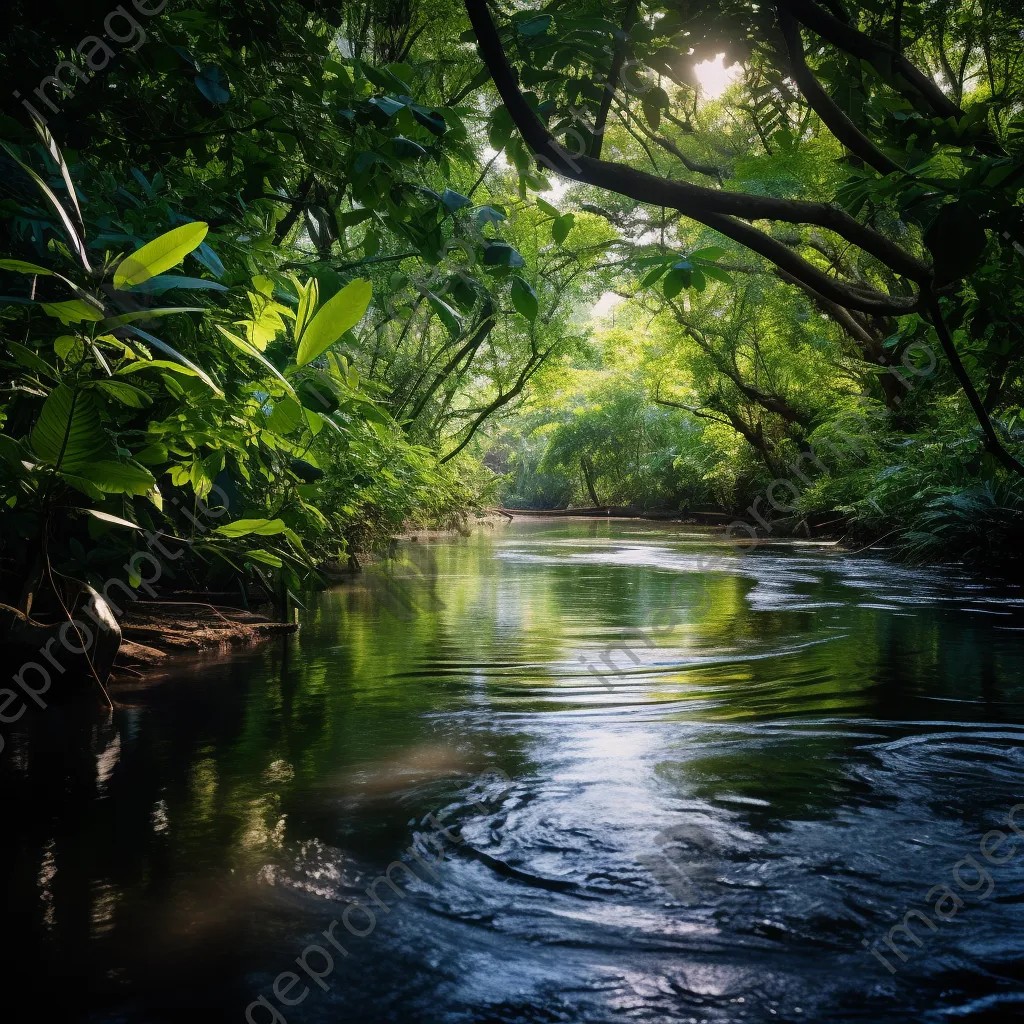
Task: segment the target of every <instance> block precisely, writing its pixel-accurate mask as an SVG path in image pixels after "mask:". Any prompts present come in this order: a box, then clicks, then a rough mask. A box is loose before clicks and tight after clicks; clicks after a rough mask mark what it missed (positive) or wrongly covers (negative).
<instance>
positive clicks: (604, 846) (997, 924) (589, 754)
mask: <svg viewBox="0 0 1024 1024" xmlns="http://www.w3.org/2000/svg"><path fill="white" fill-rule="evenodd" d="M302 621H303V626H302V630H301V632H300V634H299V635H297V636H295V637H291V638H289V639H288V640H286V641H283V642H281V643H280V644H279V645H278V644H275V645H272V646H265V647H262V648H258V649H255V650H252V651H249V652H246V653H243V654H240V655H238V656H236V657H233V658H231V659H228V660H224V659H208V660H205V661H201V662H197V663H196V664H192V665H188V666H182V668H181V669H180V670H179V671H177V672H176V674H175V675H174V676H171V677H168V678H167V679H163V680H156V681H151V682H148V683H146V684H145V685H138V686H132V687H122V688H121V689H120V690H119V691H118V692H117V693H116V694H115V696H116V697H117V699H118V703H119V707H118V709H117V711H116V712H115V713H114V715H113V716H112V718H111V719H107V718H105V717H104V716H103V715H101V714H100V713H99V712H94V711H93V710H92V709H91V707H90V708H88V709H85V708H82V707H80V706H54V707H51V708H49V709H48V710H47V711H45V712H39V713H38V714H37V715H36V716H35V717H34V718H32V719H31V720H27V719H26V720H23V721H22V722H21V723H19V724H18V726H14V727H11V726H7V727H5V728H6V729H8V730H9V731H8V734H7V746H6V749H5V750H4V751H3V753H2V755H0V782H2V786H3V790H2V792H3V801H4V815H3V817H4V823H3V829H4V832H3V844H2V853H0V857H2V863H0V867H2V869H3V884H4V887H5V890H6V894H7V900H6V915H5V920H4V925H5V927H4V933H5V936H4V941H5V944H6V945H7V947H8V948H7V952H6V954H5V956H4V966H5V974H6V977H7V990H8V994H9V995H8V998H9V999H10V998H11V997H10V993H11V992H12V991H15V990H16V991H17V992H18V993H19V994H20V995H19V998H21V997H23V998H25V999H28V1000H29V1001H30V1002H31V1004H32V1005H33V1006H34V1007H35V1008H36V1013H35V1014H34V1016H33V1018H28V1017H26V1018H25V1019H43V1020H57V1021H89V1022H101V1021H102V1022H118V1024H122V1022H123V1024H148V1022H164V1021H175V1022H179V1021H181V1022H183V1021H188V1020H202V1021H205V1020H211V1021H213V1020H216V1021H219V1022H225V1024H228V1022H232V1021H235V1022H239V1024H241V1022H243V1021H245V1020H246V1018H247V1014H248V1018H249V1020H250V1021H251V1022H253V1024H260V1022H264V1021H275V1022H276V1021H287V1022H299V1024H307V1022H346V1024H347V1022H353V1024H357V1022H358V1024H374V1022H383V1021H396V1022H403V1024H415V1022H424V1024H427V1022H429V1024H456V1022H459V1024H461V1022H479V1024H484V1022H487V1024H491V1022H531V1024H534V1022H548V1021H572V1022H601V1024H603V1022H617V1021H631V1022H642V1024H655V1022H676V1021H681V1022H687V1021H688V1022H697V1024H704V1022H708V1024H711V1022H715V1024H718V1022H727V1021H728V1022H740V1021H744V1022H746V1021H758V1022H759V1021H808V1022H823V1021H827V1022H833V1021H872V1022H897V1021H899V1022H906V1021H915V1022H918V1021H920V1022H930V1021H947V1020H952V1021H1004V1020H1010V1019H1024V958H1022V952H1024V806H1021V807H1020V808H1019V809H1018V811H1017V816H1016V818H1015V819H1014V820H1015V821H1016V823H1017V825H1018V827H1019V828H1020V829H1021V835H1020V836H1017V835H1015V834H1014V832H1013V831H1012V830H1011V828H1010V827H1009V825H1008V824H1007V816H1008V813H1009V812H1010V811H1011V809H1012V808H1014V807H1015V806H1016V805H1018V804H1024V746H1022V743H1024V589H1022V588H1021V587H1019V586H1014V585H1012V584H1008V583H996V582H986V581H984V580H980V579H978V578H976V577H971V576H969V575H967V574H966V573H964V572H962V571H960V570H957V569H949V568H941V569H936V568H929V569H912V568H907V567H905V566H899V565H894V564H892V563H890V562H887V561H885V560H884V559H883V557H882V556H880V555H876V554H873V553H871V552H868V553H866V554H858V555H850V554H841V553H838V552H837V551H836V550H835V549H834V548H830V547H828V546H822V545H813V544H806V545H802V544H792V543H790V544H786V545H782V544H779V545H776V544H762V545H760V546H758V547H757V548H756V549H745V550H744V549H741V550H736V549H733V548H732V547H729V546H727V545H725V544H723V543H722V541H721V540H720V539H719V538H718V537H717V536H716V535H714V534H710V533H704V532H701V531H698V530H693V529H691V528H686V527H679V526H663V525H660V524H659V525H655V524H649V523H628V522H600V521H585V522H565V521H556V520H549V521H527V522H517V523H515V524H513V525H511V526H500V527H497V528H495V529H492V530H482V531H478V532H475V533H474V534H473V535H472V536H471V537H468V538H456V539H451V540H442V541H426V540H420V541H418V542H408V543H403V544H401V545H398V546H397V547H396V549H395V550H394V552H393V553H392V557H390V558H389V559H387V560H385V561H383V562H381V563H379V564H374V565H372V566H371V567H369V568H368V570H367V571H366V572H365V573H364V574H363V575H362V576H361V577H360V578H358V579H357V580H355V581H353V582H351V583H346V584H345V585H342V586H339V587H337V588H335V589H332V590H330V591H328V592H327V593H325V594H322V595H320V596H319V597H318V598H315V599H314V600H313V601H312V602H311V603H310V607H309V608H308V609H307V610H306V611H305V612H304V613H303V616H302ZM18 728H21V731H20V732H18V731H14V732H11V731H10V730H12V729H14V730H17V729H18ZM430 815H433V820H431V818H430V817H429V816H430ZM440 829H447V831H446V832H442V831H440ZM989 833H992V834H989ZM1000 834H1002V835H1005V836H1006V837H1008V838H1007V839H1005V841H1004V840H1002V839H1000V838H999V835H1000ZM410 851H411V852H410ZM400 857H402V858H403V859H404V861H405V862H406V863H407V864H408V865H409V866H410V868H411V870H406V869H405V868H402V869H399V868H397V867H396V866H395V862H396V860H397V859H398V858H400ZM389 866H391V877H392V879H393V881H394V882H395V883H397V884H396V885H392V886H389V885H388V884H387V883H386V882H384V883H383V884H378V883H376V882H375V880H377V879H379V878H381V876H382V875H383V874H384V872H385V871H387V870H388V869H389ZM368 888H369V889H370V892H369V893H368V892H367V889H368ZM912 911H913V912H916V914H911V916H910V917H907V918H905V915H907V914H908V912H912ZM905 920H906V922H907V923H908V924H909V926H910V931H909V933H908V932H899V931H898V932H896V933H894V935H893V936H891V937H890V942H891V943H892V945H887V944H886V938H887V936H889V930H890V928H892V927H893V926H894V925H900V924H901V923H902V922H904V921H905ZM333 922H338V923H337V924H336V925H335V924H333ZM325 930H326V931H327V933H328V935H327V936H326V937H325V935H324V932H325ZM331 938H333V939H334V943H333V944H332V943H331V941H330V939H331ZM314 946H319V947H320V949H319V950H317V949H315V948H313V947H314ZM893 947H895V950H894V948H893ZM872 949H873V950H874V951H875V953H874V954H873V953H872ZM341 950H344V953H343V952H341ZM896 951H898V952H896ZM328 956H330V961H331V962H330V964H328V961H327V958H328ZM297 958H299V960H301V961H303V962H304V963H305V965H306V968H308V970H303V967H302V964H301V963H297V962H296V959H297ZM289 972H294V973H295V975H297V977H295V978H293V977H292V975H291V974H289ZM314 976H316V977H314ZM12 1019H13V1018H12Z"/></svg>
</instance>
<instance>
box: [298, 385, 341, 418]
mask: <svg viewBox="0 0 1024 1024" xmlns="http://www.w3.org/2000/svg"><path fill="white" fill-rule="evenodd" d="M296 393H297V395H296V396H297V397H298V399H299V401H300V402H301V403H302V406H303V408H305V409H309V410H310V411H311V412H316V413H321V414H326V413H332V412H336V411H337V409H338V404H339V403H338V396H337V395H335V393H334V392H333V391H332V390H331V388H330V387H328V385H327V384H326V383H320V386H319V387H317V385H316V384H314V383H313V381H311V380H304V381H303V382H302V383H301V384H300V385H299V386H298V388H296Z"/></svg>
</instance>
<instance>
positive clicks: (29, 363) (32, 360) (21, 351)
mask: <svg viewBox="0 0 1024 1024" xmlns="http://www.w3.org/2000/svg"><path fill="white" fill-rule="evenodd" d="M7 347H8V348H9V349H10V350H11V351H12V352H13V353H14V358H15V359H17V360H18V362H19V363H21V365H22V366H25V367H28V369H30V370H35V371H36V373H42V374H45V375H46V376H47V377H52V378H53V379H54V380H56V379H57V371H56V370H55V369H54V368H53V367H52V366H51V365H50V364H49V363H48V362H47V361H46V360H45V359H43V358H42V357H41V356H40V355H38V354H37V353H36V352H33V351H32V349H30V348H29V347H28V346H27V345H22V344H20V343H19V342H17V341H9V342H7Z"/></svg>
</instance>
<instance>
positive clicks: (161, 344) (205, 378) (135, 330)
mask: <svg viewBox="0 0 1024 1024" xmlns="http://www.w3.org/2000/svg"><path fill="white" fill-rule="evenodd" d="M127 330H129V331H131V332H132V334H137V335H138V336H139V337H140V338H141V339H142V340H143V341H145V342H148V343H149V344H150V345H152V346H154V348H158V349H159V350H160V351H161V352H163V353H165V354H166V355H169V356H170V357H171V358H172V359H176V360H177V361H178V362H179V363H181V364H182V366H187V367H188V368H189V369H190V370H191V371H192V372H193V373H194V374H195V375H196V376H197V377H198V378H199V379H200V380H201V381H202V382H203V383H204V384H206V385H207V387H209V388H211V389H212V390H213V391H214V392H215V393H216V394H218V395H222V396H223V394H224V392H223V391H221V389H220V388H219V387H217V385H216V384H215V383H214V381H213V378H212V377H211V376H210V375H209V374H208V373H207V372H206V371H205V370H203V369H201V368H200V367H198V366H196V364H195V363H193V362H192V360H191V359H187V358H186V357H185V356H183V355H182V354H181V353H180V352H179V351H178V350H177V349H174V348H171V346H170V345H168V344H167V342H166V341H161V340H160V339H159V338H156V337H154V336H153V335H152V334H149V333H148V332H147V331H144V330H142V329H141V328H140V327H132V326H129V327H128V328H127Z"/></svg>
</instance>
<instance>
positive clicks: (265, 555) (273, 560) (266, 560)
mask: <svg viewBox="0 0 1024 1024" xmlns="http://www.w3.org/2000/svg"><path fill="white" fill-rule="evenodd" d="M245 557H246V558H251V559H252V560H253V561H254V562H262V563H263V564H264V565H272V566H273V567H274V568H275V569H280V568H281V566H282V565H284V562H282V561H281V559H280V558H278V557H277V555H272V554H271V553H270V552H269V551H264V550H263V548H254V549H253V550H252V551H247V552H246V553H245Z"/></svg>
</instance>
